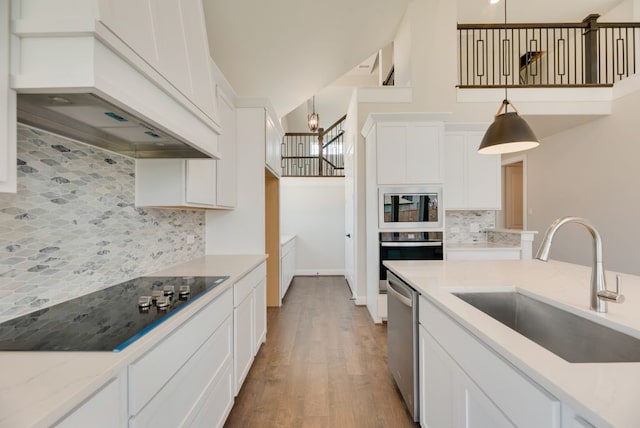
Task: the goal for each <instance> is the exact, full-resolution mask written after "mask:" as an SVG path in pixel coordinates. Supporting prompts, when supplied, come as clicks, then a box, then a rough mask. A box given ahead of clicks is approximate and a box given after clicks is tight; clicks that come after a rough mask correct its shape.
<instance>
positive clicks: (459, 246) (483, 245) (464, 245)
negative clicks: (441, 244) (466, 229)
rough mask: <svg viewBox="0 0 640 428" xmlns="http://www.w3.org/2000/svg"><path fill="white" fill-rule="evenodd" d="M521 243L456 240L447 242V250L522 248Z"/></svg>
mask: <svg viewBox="0 0 640 428" xmlns="http://www.w3.org/2000/svg"><path fill="white" fill-rule="evenodd" d="M521 248H522V247H521V246H520V245H509V244H501V243H497V242H486V241H482V242H456V243H453V244H446V249H447V251H462V250H465V251H468V250H477V251H486V250H520V249H521Z"/></svg>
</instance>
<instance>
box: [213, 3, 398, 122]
mask: <svg viewBox="0 0 640 428" xmlns="http://www.w3.org/2000/svg"><path fill="white" fill-rule="evenodd" d="M408 3H409V0H269V1H265V0H204V9H205V19H206V22H207V31H208V34H209V47H210V50H211V55H212V57H213V59H214V60H215V61H216V64H217V65H218V67H219V68H220V69H221V70H222V72H223V73H224V75H225V76H226V77H227V79H228V80H229V83H230V84H231V86H232V87H233V88H234V89H235V90H236V92H237V93H238V95H244V96H254V97H268V98H269V99H270V100H271V102H272V103H273V105H274V107H275V109H276V112H277V113H278V115H280V116H283V115H285V114H287V113H288V112H290V111H291V110H293V109H294V108H296V107H297V106H299V105H300V104H301V103H303V102H304V101H305V100H306V99H308V98H310V97H311V95H313V94H315V93H317V92H319V91H320V90H321V89H322V88H324V87H326V86H328V85H329V84H330V83H331V82H333V81H334V80H336V79H337V78H339V77H340V76H342V75H343V74H345V73H346V72H347V71H349V70H351V69H352V68H354V67H355V66H357V65H358V64H359V63H360V62H362V61H364V60H366V59H367V58H368V57H370V56H371V55H372V54H374V53H375V52H377V51H378V49H380V47H382V46H385V45H387V44H388V43H390V42H391V41H392V40H393V38H394V36H395V33H396V30H397V28H398V25H399V23H400V20H401V19H402V17H403V15H404V12H405V10H406V7H407V4H408Z"/></svg>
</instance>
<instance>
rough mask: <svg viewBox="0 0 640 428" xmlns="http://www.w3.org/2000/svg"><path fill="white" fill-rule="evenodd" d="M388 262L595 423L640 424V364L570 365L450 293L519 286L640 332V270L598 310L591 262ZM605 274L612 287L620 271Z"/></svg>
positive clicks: (631, 332)
mask: <svg viewBox="0 0 640 428" xmlns="http://www.w3.org/2000/svg"><path fill="white" fill-rule="evenodd" d="M385 265H386V266H387V267H388V268H389V269H391V270H392V271H393V272H395V273H396V274H398V276H400V277H401V278H402V279H403V280H405V281H406V282H407V283H409V284H410V285H412V286H413V287H414V288H416V290H418V292H419V293H420V294H421V295H423V296H424V297H425V298H427V299H428V300H429V301H431V302H433V303H434V304H435V305H436V306H437V307H439V308H440V309H441V310H443V311H444V312H445V313H446V314H447V315H449V316H450V317H451V318H453V319H454V320H455V321H456V322H458V323H459V324H460V325H461V326H462V327H464V328H465V329H466V330H468V331H469V332H471V334H473V335H474V336H476V337H477V338H478V339H480V340H481V341H482V342H484V343H485V344H486V345H487V346H489V347H490V348H491V349H493V351H495V352H496V353H497V354H499V355H500V356H501V357H502V358H504V359H505V360H507V361H509V362H510V363H511V364H512V365H513V366H514V367H516V368H517V369H518V370H520V371H521V372H522V373H524V374H525V375H526V376H528V377H529V378H531V379H532V380H533V381H535V382H536V383H538V384H539V385H540V386H542V387H543V388H544V389H546V390H547V391H549V393H551V394H552V395H554V396H555V397H557V398H558V399H559V400H560V401H562V402H563V403H566V404H567V405H568V406H570V407H571V408H573V409H574V410H575V411H576V412H578V414H580V415H582V416H583V417H585V418H586V419H587V420H588V421H589V422H591V423H593V424H595V425H596V426H598V427H600V426H602V427H609V426H615V427H638V426H640V408H639V407H638V397H640V363H569V362H567V361H565V360H563V359H562V358H560V357H558V356H556V355H555V354H553V353H551V352H550V351H547V350H546V349H544V348H542V347H541V346H539V345H537V344H535V343H534V342H532V341H530V340H529V339H527V338H525V337H524V336H521V335H520V334H519V333H516V332H515V331H513V330H511V329H510V328H509V327H506V326H504V325H503V324H501V323H500V322H498V321H496V320H494V319H493V318H491V317H490V316H488V315H486V314H484V313H483V312H481V311H479V310H478V309H476V308H474V307H472V306H470V305H468V304H467V303H465V302H464V301H463V300H461V299H459V298H457V297H455V296H454V295H452V294H451V292H452V291H483V290H484V291H509V290H513V289H514V288H516V289H521V290H525V292H528V293H532V294H534V295H536V296H538V297H539V298H540V300H543V301H546V302H549V303H552V304H556V305H558V306H560V307H562V308H564V309H566V310H568V311H569V312H573V313H575V314H577V315H580V316H583V317H585V318H588V319H591V320H594V321H595V322H599V323H601V324H605V325H607V326H610V327H612V328H615V329H617V330H620V331H622V332H624V333H627V334H629V335H632V336H635V337H639V338H640V276H635V275H623V276H622V284H623V294H624V295H625V297H626V301H625V302H624V303H622V304H613V303H609V305H608V306H609V312H608V313H606V314H597V313H596V312H594V311H591V310H589V299H590V294H589V293H590V291H589V284H590V275H591V268H590V267H586V266H580V265H574V264H569V263H562V262H557V261H549V262H547V263H545V262H541V261H539V260H502V261H486V260H485V261H387V262H385ZM606 276H607V280H608V284H609V288H615V287H614V284H615V274H614V273H613V272H607V275H606ZM558 327H559V328H561V326H558ZM514 392H515V391H514Z"/></svg>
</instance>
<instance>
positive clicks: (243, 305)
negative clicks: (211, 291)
mask: <svg viewBox="0 0 640 428" xmlns="http://www.w3.org/2000/svg"><path fill="white" fill-rule="evenodd" d="M253 303H254V302H253V293H251V294H249V295H248V296H246V297H245V299H244V300H243V301H242V302H240V303H238V305H237V306H236V307H235V308H234V309H233V323H234V329H235V341H234V344H233V345H234V346H233V350H234V360H235V361H234V363H235V364H234V369H233V371H234V378H235V395H238V393H239V392H240V388H241V387H242V383H243V382H244V379H245V378H246V377H247V374H248V373H249V369H250V368H251V364H252V363H253V356H254V355H253V347H254V344H253V328H254V308H253Z"/></svg>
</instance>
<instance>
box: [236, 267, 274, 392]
mask: <svg viewBox="0 0 640 428" xmlns="http://www.w3.org/2000/svg"><path fill="white" fill-rule="evenodd" d="M266 281H267V268H266V265H265V263H262V264H261V265H260V266H258V267H256V268H255V269H254V270H252V271H251V272H249V273H248V274H247V275H246V276H244V277H243V278H241V279H240V280H239V281H238V282H236V283H235V284H234V285H233V302H234V303H233V306H234V308H233V329H234V331H233V335H234V342H233V348H234V359H233V378H234V393H235V395H238V393H239V392H240V388H242V383H243V382H244V380H245V378H246V377H247V374H249V369H251V364H253V359H254V357H255V355H256V354H257V352H258V349H259V347H260V345H261V344H262V343H263V342H264V341H265V340H266V335H267V294H266V293H267V290H266Z"/></svg>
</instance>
